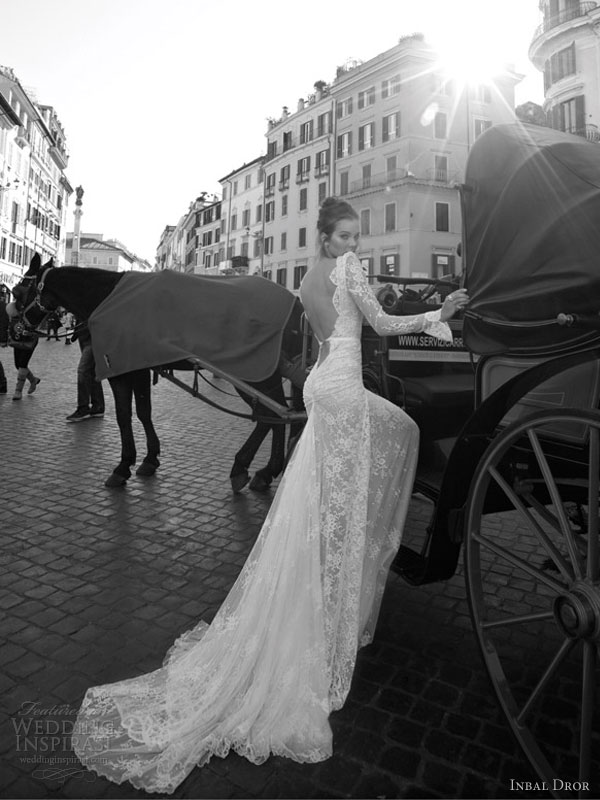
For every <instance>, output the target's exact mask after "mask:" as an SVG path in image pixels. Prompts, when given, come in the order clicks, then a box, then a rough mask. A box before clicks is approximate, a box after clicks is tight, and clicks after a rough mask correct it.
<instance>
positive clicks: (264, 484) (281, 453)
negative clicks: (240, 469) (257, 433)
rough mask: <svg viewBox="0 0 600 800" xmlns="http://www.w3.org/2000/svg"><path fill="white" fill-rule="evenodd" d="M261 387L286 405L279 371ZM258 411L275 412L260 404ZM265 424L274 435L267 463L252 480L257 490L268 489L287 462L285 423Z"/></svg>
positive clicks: (260, 412)
mask: <svg viewBox="0 0 600 800" xmlns="http://www.w3.org/2000/svg"><path fill="white" fill-rule="evenodd" d="M260 388H261V391H262V392H264V394H266V395H268V396H269V397H272V398H273V400H275V401H276V402H278V403H280V404H281V405H283V406H284V405H286V400H285V394H284V391H283V383H282V381H281V377H280V375H279V373H278V372H276V373H275V374H274V375H272V376H271V377H270V378H268V379H267V380H266V381H265V382H263V384H262V385H261V387H260ZM257 413H258V414H264V415H265V416H273V415H274V413H275V412H274V411H270V410H269V409H268V408H264V407H262V406H260V404H259V407H258V411H257ZM264 424H265V425H266V426H267V429H269V428H270V429H271V430H272V433H273V436H272V439H271V455H270V458H269V461H268V463H267V465H266V466H265V467H263V468H262V469H259V470H257V471H256V472H255V473H254V477H253V478H252V480H251V481H250V489H253V490H254V491H257V492H264V491H266V490H267V489H268V488H269V486H270V485H271V483H272V482H273V478H276V477H277V476H278V475H279V474H280V473H281V472H282V471H283V466H284V464H285V425H283V424H278V423H273V424H271V425H269V423H264Z"/></svg>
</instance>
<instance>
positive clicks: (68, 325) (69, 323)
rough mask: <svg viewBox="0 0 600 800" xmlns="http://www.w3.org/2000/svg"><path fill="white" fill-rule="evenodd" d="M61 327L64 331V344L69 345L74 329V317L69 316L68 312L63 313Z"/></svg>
mask: <svg viewBox="0 0 600 800" xmlns="http://www.w3.org/2000/svg"><path fill="white" fill-rule="evenodd" d="M61 322H62V326H63V328H64V329H65V331H66V335H65V344H71V336H72V334H73V329H74V327H75V317H74V316H73V314H71V312H70V311H65V313H64V314H63V316H62V320H61Z"/></svg>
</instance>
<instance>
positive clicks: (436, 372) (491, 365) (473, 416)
mask: <svg viewBox="0 0 600 800" xmlns="http://www.w3.org/2000/svg"><path fill="white" fill-rule="evenodd" d="M461 195H462V207H463V225H464V230H463V248H464V263H465V285H466V287H467V289H468V292H469V295H470V298H471V300H470V303H469V307H468V309H467V311H466V312H465V314H464V319H463V320H462V321H461V322H460V323H459V326H460V328H461V330H459V331H456V332H455V342H454V345H453V347H452V348H451V349H450V350H449V351H447V352H441V353H440V352H439V351H438V352H436V351H435V350H432V349H431V348H430V347H428V344H427V343H425V346H424V347H422V348H421V349H420V350H419V346H418V337H415V338H416V342H415V343H413V350H412V351H410V352H408V353H407V352H404V353H403V354H400V358H401V360H396V359H397V356H396V353H397V351H398V350H399V349H400V350H402V349H404V350H406V342H399V341H397V340H394V339H391V340H388V341H387V342H383V341H381V342H380V343H378V342H375V345H374V346H373V342H372V337H371V347H370V350H369V353H370V359H369V360H368V363H367V365H366V368H367V374H368V377H369V381H370V383H371V385H372V386H373V388H376V389H378V390H379V391H380V392H381V393H382V394H385V395H386V396H388V397H389V398H390V399H391V400H392V401H393V402H401V403H402V404H403V405H404V407H405V408H406V410H407V411H408V412H409V413H411V414H413V415H414V416H415V418H416V419H418V420H419V422H420V425H421V430H422V434H423V437H424V440H425V446H424V447H423V448H422V452H421V458H420V465H419V472H418V477H417V481H416V484H415V490H416V491H420V492H422V493H423V494H424V495H426V496H427V497H429V498H430V499H431V500H432V501H433V512H432V516H431V520H430V523H429V526H428V529H427V535H426V537H425V540H424V541H422V542H420V543H419V547H418V548H415V547H414V546H413V547H408V546H406V545H403V546H401V548H400V552H399V553H398V556H397V557H396V559H395V562H394V565H393V569H394V570H395V571H396V572H397V573H399V574H400V575H402V576H403V578H405V579H406V580H407V581H408V582H410V583H412V584H417V585H418V584H422V583H426V582H430V581H437V580H444V579H447V578H449V577H450V576H451V575H453V574H454V573H455V571H456V569H457V566H458V559H459V554H460V551H461V549H462V550H464V572H465V579H466V588H467V595H468V600H469V606H470V611H471V617H472V622H473V626H474V629H475V633H476V635H477V638H478V641H479V645H480V649H481V653H482V656H483V660H484V662H485V665H486V668H487V671H488V674H489V676H490V679H491V682H492V684H493V686H494V689H495V692H496V695H497V697H498V700H499V702H500V705H501V707H502V710H503V712H504V714H505V715H506V718H507V720H508V722H509V724H510V726H511V728H512V730H513V733H514V734H515V736H516V737H517V739H518V741H519V743H520V745H521V746H522V748H523V750H524V752H525V754H526V755H527V757H528V758H529V760H530V762H531V764H532V765H533V767H534V769H535V770H536V772H537V774H538V775H539V778H540V781H542V782H543V783H544V788H547V789H548V791H549V792H550V793H552V794H555V795H556V796H574V795H577V794H578V793H580V794H582V795H585V794H586V790H587V789H589V792H590V795H591V796H598V792H599V790H600V712H599V711H598V709H597V699H598V698H597V691H598V690H597V686H598V679H599V677H600V665H599V657H598V656H599V648H600V541H599V530H598V517H599V490H600V412H599V410H598V409H599V401H600V316H599V301H598V298H599V297H600V291H599V290H600V149H598V147H597V145H593V144H590V143H588V142H586V141H585V140H582V139H579V138H577V137H574V136H569V135H567V134H562V133H559V132H556V131H551V130H548V129H544V128H536V127H529V126H521V125H506V126H504V125H500V126H495V127H493V128H491V129H490V130H489V131H488V132H486V133H485V134H484V135H482V136H481V137H480V139H478V140H477V142H476V143H475V145H474V146H473V149H472V151H471V154H470V157H469V161H468V165H467V171H466V179H465V184H464V185H463V186H462V187H461ZM383 280H386V281H389V278H383ZM415 364H419V369H415V366H414V365H415ZM427 415H429V416H427ZM428 419H430V420H435V421H436V424H435V425H432V426H431V427H429V426H428ZM457 426H458V428H457Z"/></svg>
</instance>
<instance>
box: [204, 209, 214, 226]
mask: <svg viewBox="0 0 600 800" xmlns="http://www.w3.org/2000/svg"><path fill="white" fill-rule="evenodd" d="M212 212H213V210H212V208H207V209H206V210H205V211H204V214H203V215H202V224H203V225H210V223H211V222H212V218H213V214H212Z"/></svg>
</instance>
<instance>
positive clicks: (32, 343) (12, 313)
mask: <svg viewBox="0 0 600 800" xmlns="http://www.w3.org/2000/svg"><path fill="white" fill-rule="evenodd" d="M6 313H7V315H8V344H9V345H10V346H11V347H12V348H13V351H14V359H15V368H16V370H17V385H16V386H15V393H14V394H13V400H21V398H22V397H23V387H24V386H25V381H26V380H27V381H29V389H28V390H27V394H33V393H34V392H35V390H36V389H37V387H38V383H39V382H40V380H41V378H36V376H35V375H34V374H33V372H32V371H31V370H30V369H29V362H30V361H31V356H32V355H33V351H34V350H35V348H36V347H37V343H38V337H37V334H35V333H33V334H32V333H29V331H28V330H27V327H26V326H25V325H24V324H23V321H22V315H21V310H20V309H19V305H18V303H16V302H12V303H9V304H8V305H7V306H6Z"/></svg>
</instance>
